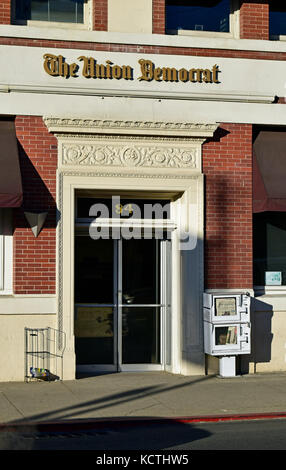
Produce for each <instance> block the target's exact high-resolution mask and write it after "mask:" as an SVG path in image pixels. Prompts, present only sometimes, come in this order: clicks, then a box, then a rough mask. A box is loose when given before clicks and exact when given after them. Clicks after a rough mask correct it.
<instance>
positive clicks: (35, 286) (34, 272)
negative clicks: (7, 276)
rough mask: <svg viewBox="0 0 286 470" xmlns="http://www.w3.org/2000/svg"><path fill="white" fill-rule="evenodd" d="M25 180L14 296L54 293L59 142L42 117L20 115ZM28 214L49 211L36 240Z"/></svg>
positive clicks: (16, 242)
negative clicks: (28, 220)
mask: <svg viewBox="0 0 286 470" xmlns="http://www.w3.org/2000/svg"><path fill="white" fill-rule="evenodd" d="M16 132H17V137H18V141H19V154H20V166H21V173H22V180H23V192H24V202H23V208H19V209H17V210H15V212H14V214H15V217H14V227H15V231H14V237H13V239H14V293H15V294H54V293H55V289H56V168H57V140H56V138H55V137H54V136H53V135H51V134H49V132H48V130H47V128H46V126H45V125H44V123H43V120H42V118H41V117H34V116H18V117H17V118H16ZM24 210H26V211H31V212H32V211H48V217H47V219H46V222H45V225H44V227H43V229H42V231H41V233H40V235H39V236H38V238H35V237H34V235H33V233H32V230H31V228H30V227H29V226H28V223H27V221H26V219H25V217H24Z"/></svg>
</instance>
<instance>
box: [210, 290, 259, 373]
mask: <svg viewBox="0 0 286 470" xmlns="http://www.w3.org/2000/svg"><path fill="white" fill-rule="evenodd" d="M203 311H204V343H205V353H206V354H209V355H211V356H217V357H219V358H220V369H222V370H225V369H226V370H225V373H226V374H227V376H234V375H235V356H237V355H239V354H250V352H251V340H250V333H251V323H250V295H249V294H248V293H246V294H235V293H234V294H231V293H228V294H219V295H217V294H209V293H204V296H203ZM231 358H232V360H230V359H231ZM225 364H227V366H225ZM223 374H224V372H223V373H222V375H223Z"/></svg>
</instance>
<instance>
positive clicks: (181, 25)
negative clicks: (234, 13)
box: [166, 0, 231, 34]
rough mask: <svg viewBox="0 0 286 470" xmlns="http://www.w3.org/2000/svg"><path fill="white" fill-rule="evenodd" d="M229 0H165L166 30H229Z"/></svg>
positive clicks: (173, 32)
mask: <svg viewBox="0 0 286 470" xmlns="http://www.w3.org/2000/svg"><path fill="white" fill-rule="evenodd" d="M230 13H231V1H230V0H206V1H205V2H200V1H198V0H177V1H176V0H166V31H167V33H168V34H178V32H179V31H180V30H192V31H213V32H220V33H229V32H230Z"/></svg>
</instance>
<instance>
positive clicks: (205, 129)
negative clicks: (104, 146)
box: [44, 116, 218, 138]
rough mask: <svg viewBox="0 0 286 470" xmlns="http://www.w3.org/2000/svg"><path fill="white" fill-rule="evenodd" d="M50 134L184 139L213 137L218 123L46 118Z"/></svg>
mask: <svg viewBox="0 0 286 470" xmlns="http://www.w3.org/2000/svg"><path fill="white" fill-rule="evenodd" d="M44 122H45V124H46V126H47V128H48V130H49V131H50V132H54V133H73V134H74V133H77V134H79V133H84V134H125V135H126V134H127V135H128V134H133V135H136V134H137V135H159V136H166V137H168V136H174V137H176V136H182V137H198V138H207V137H212V136H213V134H214V132H215V130H216V129H217V127H218V124H217V123H191V122H167V121H120V120H111V119H105V120H98V119H83V118H60V117H48V116H46V117H44Z"/></svg>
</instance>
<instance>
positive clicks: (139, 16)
mask: <svg viewBox="0 0 286 470" xmlns="http://www.w3.org/2000/svg"><path fill="white" fill-rule="evenodd" d="M108 31H111V32H120V33H152V0H120V1H119V0H108Z"/></svg>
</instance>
